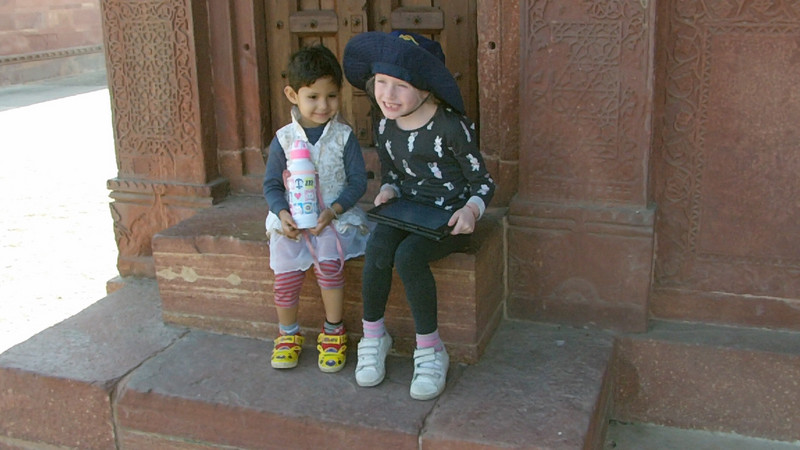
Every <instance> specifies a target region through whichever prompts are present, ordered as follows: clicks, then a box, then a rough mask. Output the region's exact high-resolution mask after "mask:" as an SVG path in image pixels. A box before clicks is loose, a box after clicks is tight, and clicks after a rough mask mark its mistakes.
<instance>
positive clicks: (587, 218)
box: [508, 200, 654, 332]
mask: <svg viewBox="0 0 800 450" xmlns="http://www.w3.org/2000/svg"><path fill="white" fill-rule="evenodd" d="M508 221H509V235H508V241H509V242H513V243H514V245H513V246H510V248H509V285H510V286H509V287H510V296H509V300H508V315H509V317H511V318H515V319H525V320H536V321H546V322H557V323H565V324H570V325H577V326H586V325H588V326H596V327H600V328H609V329H616V330H622V331H632V332H641V331H645V330H646V329H647V314H648V313H647V298H648V292H649V289H650V280H651V278H652V261H653V236H654V235H653V224H654V209H650V208H639V207H634V206H595V205H565V204H558V203H547V202H533V201H522V200H515V201H514V202H512V205H511V209H510V212H509V220H508Z"/></svg>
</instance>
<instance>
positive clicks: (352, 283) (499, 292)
mask: <svg viewBox="0 0 800 450" xmlns="http://www.w3.org/2000/svg"><path fill="white" fill-rule="evenodd" d="M503 212H504V211H503V210H490V211H489V212H488V213H487V215H486V217H485V218H484V219H482V220H481V221H480V222H479V227H478V229H477V230H476V232H475V234H474V236H473V241H472V242H473V246H472V248H471V249H470V250H469V251H468V252H467V253H455V254H452V255H449V256H447V257H446V258H444V259H442V260H439V261H436V262H434V263H432V264H431V268H432V270H433V272H434V276H435V277H436V283H437V292H438V301H439V329H440V332H441V335H442V337H443V339H444V340H445V341H446V343H447V344H448V345H449V346H450V347H451V348H452V355H451V356H452V357H453V358H454V359H456V360H460V361H466V362H475V361H477V359H478V356H479V355H480V353H481V352H482V351H483V348H484V347H485V346H486V344H487V343H488V340H489V338H490V337H491V334H492V332H493V330H494V328H495V327H496V326H497V323H498V322H499V320H500V315H501V305H502V300H503V297H504V281H503V280H504V261H505V258H504V255H505V251H504V242H503V234H502V226H503V225H502V214H503ZM266 214H267V207H266V203H265V202H264V200H263V199H262V198H260V197H231V198H228V199H226V200H225V201H224V202H223V203H221V204H219V205H216V206H214V207H212V208H209V209H208V210H205V211H202V212H200V213H198V214H197V215H196V216H194V217H192V218H190V219H188V220H185V221H183V222H181V223H180V224H178V225H176V226H174V227H171V228H169V229H167V230H164V231H162V232H160V233H158V234H157V235H156V236H155V237H154V239H153V249H154V259H155V263H156V275H157V277H158V285H159V290H160V292H161V297H162V299H163V308H164V319H165V320H166V321H167V322H168V323H174V324H179V325H183V326H190V327H194V328H201V329H206V330H210V331H215V332H224V333H233V334H239V335H245V336H251V337H267V336H274V335H275V334H276V333H277V314H276V312H275V307H274V303H273V301H272V279H273V273H272V271H271V270H270V268H269V247H268V241H267V237H266V235H265V231H264V219H265V217H266ZM362 267H363V259H362V258H355V259H352V260H349V261H348V262H347V264H346V265H345V269H344V270H345V283H346V284H345V317H344V319H345V325H346V326H347V328H348V329H349V330H350V331H351V332H354V333H356V334H358V333H360V332H361V308H362V306H361V272H362ZM300 296H301V297H300V311H299V322H300V325H301V327H303V328H304V329H305V330H306V331H307V332H317V331H318V330H319V328H320V327H321V326H322V320H323V317H324V313H323V309H322V301H321V297H320V293H319V287H318V286H317V283H316V277H315V276H314V274H313V271H308V273H307V274H306V280H305V283H304V285H303V288H302V291H301V293H300ZM386 323H387V327H388V328H389V331H390V332H392V333H393V335H395V336H397V349H398V350H399V351H400V352H402V353H406V354H408V353H411V351H412V350H413V346H414V326H413V325H414V324H413V321H412V320H411V312H410V311H409V308H408V305H407V303H406V299H405V290H404V289H403V285H402V283H401V282H400V280H399V277H397V276H395V277H394V280H393V283H392V292H391V295H390V298H389V304H388V307H387V314H386Z"/></svg>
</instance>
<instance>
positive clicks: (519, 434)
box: [420, 322, 614, 450]
mask: <svg viewBox="0 0 800 450" xmlns="http://www.w3.org/2000/svg"><path fill="white" fill-rule="evenodd" d="M613 341H614V338H613V335H611V334H610V333H604V332H589V331H586V330H581V329H575V328H569V327H559V326H554V325H538V324H531V323H523V322H507V323H504V324H503V325H502V326H501V327H500V328H499V329H498V331H497V334H496V335H495V337H494V338H493V340H492V343H491V344H490V345H489V347H488V348H487V351H486V354H485V355H484V356H483V358H481V360H480V361H479V362H478V363H477V364H475V365H473V366H470V367H469V368H468V369H467V370H465V371H464V373H463V374H462V375H461V376H460V377H459V378H458V382H457V383H454V384H453V385H451V386H449V387H448V388H447V389H446V390H445V391H444V394H442V396H441V397H440V399H439V400H438V402H437V407H436V409H435V410H433V412H432V414H431V415H430V417H428V419H427V420H426V422H425V429H424V431H423V433H422V436H421V439H420V442H421V448H425V449H459V450H461V449H473V448H474V449H488V448H537V449H581V448H587V449H588V448H601V447H602V439H603V431H604V429H605V424H606V423H607V421H608V419H609V417H608V415H607V413H608V405H607V402H606V399H607V398H608V396H609V394H610V392H611V384H610V381H611V380H610V379H609V377H607V374H608V373H610V371H611V364H612V362H613V358H612V355H613Z"/></svg>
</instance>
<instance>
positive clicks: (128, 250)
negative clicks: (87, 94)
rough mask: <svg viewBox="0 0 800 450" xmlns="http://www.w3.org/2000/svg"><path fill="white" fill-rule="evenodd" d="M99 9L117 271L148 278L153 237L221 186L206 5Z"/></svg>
mask: <svg viewBox="0 0 800 450" xmlns="http://www.w3.org/2000/svg"><path fill="white" fill-rule="evenodd" d="M101 6H102V13H103V32H104V36H105V41H106V43H107V44H106V59H107V68H108V78H109V88H110V92H111V98H112V105H111V106H112V114H113V129H114V138H115V146H116V151H117V164H118V169H119V174H118V177H117V178H115V179H113V180H110V181H109V188H110V189H111V190H112V191H113V192H112V194H111V197H112V198H113V199H114V203H113V204H112V206H111V209H112V216H113V219H114V231H115V234H116V238H117V246H118V248H119V260H118V269H119V271H120V274H121V275H123V276H127V275H136V276H154V275H155V274H154V269H153V263H152V249H151V246H150V240H151V238H152V236H153V235H154V234H155V233H157V232H158V231H161V230H162V229H164V228H167V227H169V226H172V225H175V224H177V223H178V222H179V221H181V220H183V219H185V218H188V217H190V216H191V215H192V214H194V212H195V211H196V210H197V209H200V208H204V207H207V206H210V205H211V204H212V203H213V202H215V201H217V200H219V199H220V198H222V197H224V195H225V194H226V193H227V190H228V184H227V182H226V181H223V180H221V179H219V178H218V164H217V155H216V134H215V127H214V116H213V114H214V108H213V103H212V98H211V92H212V90H211V88H210V87H211V73H210V72H211V71H210V61H209V59H208V34H207V33H208V27H207V23H208V17H207V11H206V9H205V7H206V5H205V4H204V2H192V1H190V0H175V1H170V0H156V1H138V0H137V1H133V0H108V1H104V2H102V4H101ZM198 55H200V56H199V57H198Z"/></svg>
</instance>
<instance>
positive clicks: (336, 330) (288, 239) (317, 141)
mask: <svg viewBox="0 0 800 450" xmlns="http://www.w3.org/2000/svg"><path fill="white" fill-rule="evenodd" d="M287 75H288V82H289V84H288V85H287V86H286V87H285V88H284V94H285V95H286V98H287V99H289V101H290V102H291V103H292V104H293V105H294V106H293V107H292V123H291V124H288V125H286V126H284V127H282V128H281V129H280V130H278V132H277V133H276V134H275V138H274V139H273V140H272V142H271V143H270V147H269V157H268V159H267V169H266V173H265V175H264V197H265V198H266V200H267V204H268V205H269V214H268V215H267V220H266V228H267V235H268V236H269V240H270V242H269V250H270V268H271V269H272V270H273V271H274V272H275V282H274V300H275V308H276V310H277V313H278V322H279V327H280V336H278V338H277V339H275V342H274V344H275V345H274V348H273V351H272V358H271V365H272V367H274V368H276V369H288V368H293V367H295V366H297V363H298V358H299V356H300V352H301V350H302V345H303V340H304V338H303V336H302V335H301V333H300V326H299V324H298V321H297V313H298V304H299V301H300V288H301V287H302V284H303V280H304V278H305V271H306V270H308V269H309V268H310V267H311V266H312V265H313V266H314V271H315V273H316V276H317V281H318V284H319V287H320V290H321V294H322V301H323V305H324V307H325V322H324V325H323V327H322V332H321V333H320V334H319V336H318V338H317V343H318V345H317V349H318V350H319V357H318V366H319V369H320V370H322V371H323V372H329V373H330V372H338V371H340V370H341V369H342V368H343V367H344V365H345V362H346V350H347V345H346V344H347V334H346V333H345V328H344V324H343V321H342V320H343V310H344V293H343V292H344V289H343V288H344V275H343V273H342V269H343V264H344V260H346V259H349V258H353V257H356V256H360V255H363V254H364V250H365V248H366V242H367V238H368V236H369V229H368V227H367V219H366V214H365V213H364V211H363V210H361V209H360V208H359V207H358V206H356V202H357V201H358V200H359V198H361V196H362V195H364V192H365V191H366V187H367V174H366V168H365V165H364V158H363V155H362V154H361V147H360V146H359V144H358V140H357V139H356V137H355V135H354V134H353V130H352V129H351V128H350V127H349V126H348V125H346V124H345V123H343V122H342V121H340V120H339V115H338V111H339V90H340V89H341V87H342V69H341V67H340V66H339V62H338V61H337V60H336V57H335V56H334V54H333V53H332V52H331V51H330V50H328V49H327V48H325V47H323V46H313V47H305V48H303V49H301V50H299V51H297V52H296V53H294V54H293V55H292V56H291V58H290V61H289V67H288V70H287ZM296 140H302V141H306V142H307V146H308V148H309V149H310V154H311V160H312V162H313V163H314V165H315V167H316V171H317V174H318V177H319V179H318V197H321V199H322V203H324V205H322V207H321V211H320V213H319V217H318V221H317V224H316V226H315V227H313V228H311V229H308V230H301V229H299V228H298V226H297V224H296V223H295V221H294V219H292V215H291V213H290V207H289V199H288V192H287V189H286V187H285V186H284V171H286V170H287V165H288V161H289V160H290V155H291V149H292V145H293V143H294V142H295V141H296ZM329 225H331V226H329Z"/></svg>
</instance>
